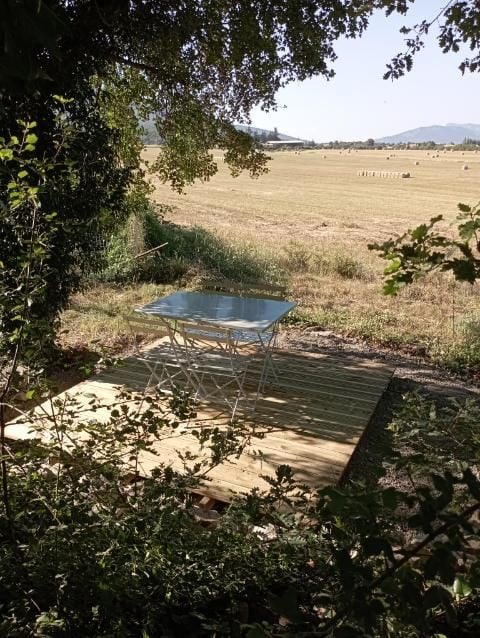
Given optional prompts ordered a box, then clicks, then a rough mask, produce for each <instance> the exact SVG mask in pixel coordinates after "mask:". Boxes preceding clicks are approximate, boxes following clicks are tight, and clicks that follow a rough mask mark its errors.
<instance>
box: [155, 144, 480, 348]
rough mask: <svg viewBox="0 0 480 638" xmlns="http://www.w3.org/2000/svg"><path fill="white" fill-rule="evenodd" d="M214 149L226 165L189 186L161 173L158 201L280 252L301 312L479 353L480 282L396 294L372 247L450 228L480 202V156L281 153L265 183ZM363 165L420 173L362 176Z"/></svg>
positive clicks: (433, 282)
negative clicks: (436, 222) (177, 188)
mask: <svg viewBox="0 0 480 638" xmlns="http://www.w3.org/2000/svg"><path fill="white" fill-rule="evenodd" d="M155 153H156V149H155V148H149V149H147V151H146V153H145V156H146V157H147V158H149V159H151V158H153V157H154V156H155ZM214 155H215V157H216V159H217V160H218V162H219V165H220V169H219V173H218V174H217V175H216V176H215V177H214V178H213V179H212V180H211V181H210V182H207V183H203V184H196V185H194V186H191V187H189V188H188V189H187V190H186V193H185V194H177V193H175V192H173V191H172V190H171V189H170V188H169V187H168V186H167V185H164V184H160V183H159V182H158V181H155V180H154V184H155V187H156V190H155V193H154V198H155V200H156V201H158V202H161V203H167V204H170V205H172V206H173V207H174V210H173V212H172V214H171V219H172V220H173V221H175V222H177V223H180V224H182V225H186V226H191V225H198V226H202V227H205V228H208V229H210V230H213V231H215V232H216V233H219V234H220V235H221V236H223V237H224V238H227V239H228V240H230V241H233V242H236V241H242V242H248V243H250V244H252V245H253V246H255V247H257V248H258V250H260V251H266V252H269V253H272V255H273V257H274V258H277V259H280V261H281V263H282V265H283V266H284V268H285V269H286V270H287V271H288V272H289V273H290V275H291V284H292V293H293V296H294V297H295V298H296V299H297V300H298V301H299V302H300V307H301V311H302V312H304V313H306V314H307V315H308V316H309V317H311V318H312V319H313V320H315V321H317V322H319V323H320V324H322V325H325V326H328V327H333V328H336V329H341V330H343V331H345V332H347V333H349V334H352V335H355V336H360V337H365V338H369V339H373V340H377V341H380V342H382V343H385V344H390V345H394V346H406V347H407V349H408V350H410V351H411V352H413V353H418V354H423V353H424V352H425V351H426V352H428V353H430V354H431V355H433V356H434V357H436V358H439V359H442V360H445V359H448V358H450V357H453V358H454V359H455V358H456V357H457V356H458V351H460V352H461V356H462V357H463V356H464V355H466V356H467V358H468V352H469V350H470V349H471V347H473V346H472V343H471V342H474V341H476V340H477V332H478V331H477V314H476V313H477V310H478V307H479V305H478V296H477V295H478V293H477V291H476V289H475V288H472V287H471V286H469V285H459V284H456V285H454V284H453V282H452V280H451V278H450V277H448V276H441V277H440V276H433V277H429V278H427V279H425V280H423V281H422V282H421V283H419V284H416V285H415V286H412V287H411V288H409V289H407V290H405V291H404V292H403V293H402V294H401V295H400V296H399V297H398V298H397V299H395V300H391V299H388V298H385V297H384V296H383V295H382V293H381V291H380V287H381V272H382V269H383V267H384V263H383V262H382V261H381V260H380V259H379V258H378V257H376V256H375V255H374V254H373V253H371V252H369V251H368V249H367V243H368V242H371V241H381V240H384V239H387V238H388V237H390V236H391V235H393V234H396V233H402V232H404V231H405V230H406V229H407V228H409V227H413V226H414V225H416V224H418V223H420V222H423V221H425V220H428V219H429V218H430V217H432V216H434V215H438V214H442V215H444V216H445V218H446V220H448V224H447V223H446V224H445V227H447V226H448V225H449V223H451V222H452V221H453V220H454V218H455V216H456V215H457V209H456V206H457V203H458V202H466V203H469V204H474V203H475V202H476V201H477V200H479V199H480V189H479V185H480V154H477V153H475V152H461V151H445V152H444V151H439V152H434V151H397V150H390V151H388V150H387V151H377V150H373V151H354V150H352V151H350V152H348V151H323V150H306V151H300V152H299V153H298V152H297V153H295V152H294V151H284V152H282V151H277V152H273V153H272V161H271V163H270V172H269V173H268V174H267V175H265V176H263V177H261V178H260V179H256V180H252V179H250V178H249V177H248V176H247V175H242V176H240V177H239V178H236V179H233V178H232V177H231V176H230V173H229V171H228V168H227V167H226V166H225V165H224V164H223V160H222V155H221V154H220V153H219V152H216V153H214ZM465 166H468V169H464V167H465ZM362 169H366V170H376V171H391V172H409V173H410V175H411V177H410V178H409V179H395V178H382V177H360V176H358V175H357V173H358V171H359V170H362ZM465 349H466V350H465Z"/></svg>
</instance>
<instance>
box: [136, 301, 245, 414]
mask: <svg viewBox="0 0 480 638" xmlns="http://www.w3.org/2000/svg"><path fill="white" fill-rule="evenodd" d="M126 319H127V322H128V325H129V327H130V330H131V331H132V332H135V334H138V332H139V331H140V332H142V333H149V334H154V335H155V336H158V337H160V336H163V337H165V336H168V337H169V343H166V344H162V345H161V346H160V347H159V348H155V349H154V350H150V351H148V350H147V351H144V352H142V351H141V350H139V349H137V356H138V358H139V359H140V360H141V361H143V362H144V363H145V364H146V366H147V368H148V370H149V372H150V378H149V381H148V384H147V385H151V384H152V381H153V380H155V385H156V387H157V389H159V390H162V391H164V392H167V393H171V392H172V391H173V389H174V387H175V386H186V387H187V388H188V389H189V390H190V392H191V394H192V398H193V400H196V401H199V400H203V401H212V402H213V401H218V400H220V402H222V403H225V404H226V405H227V406H228V407H229V409H230V412H231V418H232V420H233V418H234V417H235V412H236V410H237V407H238V404H239V401H240V400H242V399H243V400H245V401H248V397H247V395H246V393H245V390H244V383H245V375H246V371H247V367H248V364H249V361H250V360H249V358H248V357H238V356H235V355H234V351H233V349H232V348H231V347H230V346H229V342H230V341H231V336H230V334H229V332H230V331H229V330H226V329H223V328H218V329H215V337H214V340H213V341H212V340H208V341H207V340H206V339H205V333H206V329H207V328H211V326H205V325H202V324H193V323H189V322H184V321H176V320H167V319H164V318H161V317H153V316H151V315H145V314H141V313H138V312H135V313H132V315H129V316H128V317H126ZM210 337H211V335H210ZM220 344H222V347H221V348H220V349H219V345H220Z"/></svg>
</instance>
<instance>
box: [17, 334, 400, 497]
mask: <svg viewBox="0 0 480 638" xmlns="http://www.w3.org/2000/svg"><path fill="white" fill-rule="evenodd" d="M160 347H161V344H160V345H158V344H157V345H155V346H153V347H152V348H150V349H149V350H148V352H149V353H150V354H151V355H152V356H156V354H157V353H156V351H155V348H160ZM274 360H275V365H276V367H277V369H278V371H279V374H280V379H281V385H280V386H277V387H273V386H266V388H265V395H264V396H263V397H262V398H261V399H260V400H259V401H258V402H257V407H256V411H255V413H254V414H252V412H251V411H248V410H242V408H241V407H240V409H239V412H238V415H237V416H238V420H239V422H241V423H243V424H245V425H247V426H248V428H249V429H250V430H251V431H252V432H255V433H257V434H258V433H261V434H262V435H263V438H260V439H259V438H257V437H252V438H251V440H250V442H249V444H248V445H247V447H246V448H245V450H244V452H243V454H242V455H241V457H240V458H239V459H236V458H230V459H229V460H228V461H226V462H224V463H223V464H222V465H220V466H218V467H215V468H214V469H213V470H212V471H211V472H210V473H209V480H208V481H207V482H205V484H204V486H203V488H202V492H203V493H204V494H206V495H208V496H211V497H212V498H216V499H219V500H223V501H229V500H231V498H232V497H233V496H234V495H235V494H239V493H244V492H248V491H250V490H251V489H252V488H254V487H257V488H260V489H266V488H267V487H268V484H267V483H266V481H265V480H264V479H263V478H262V475H272V474H273V473H274V472H275V469H276V468H277V467H278V466H279V465H283V464H286V465H290V466H291V467H292V469H293V470H294V472H295V475H296V477H297V479H298V480H299V481H301V482H303V483H305V484H307V485H309V486H311V487H321V486H323V485H328V484H334V483H336V482H338V480H339V479H340V477H341V476H342V474H343V472H344V471H345V468H346V466H347V464H348V462H349V460H350V458H351V456H352V454H353V451H354V450H355V447H356V445H357V444H358V441H359V440H360V437H361V436H362V434H363V432H364V431H365V429H366V427H367V425H368V423H369V421H370V418H371V416H372V414H373V412H374V410H375V408H376V406H377V404H378V402H379V400H380V398H381V396H382V394H383V392H384V391H385V389H386V388H387V386H388V384H389V382H390V378H391V376H392V373H393V368H392V367H391V366H389V365H387V364H385V363H383V362H379V361H372V360H368V359H364V358H359V357H358V358H357V357H346V356H340V355H339V356H337V357H333V356H331V355H329V354H311V353H308V354H307V353H301V352H291V351H276V352H275V354H274ZM148 377H149V371H148V369H147V368H146V367H145V364H144V363H143V362H142V361H141V360H139V359H138V358H136V357H129V358H127V359H125V360H124V361H123V365H121V366H120V367H114V368H112V369H110V370H108V371H106V372H103V373H101V374H98V375H97V376H95V377H92V378H91V379H89V380H88V381H84V382H82V383H79V384H78V385H76V386H74V387H73V388H70V389H69V390H68V391H67V392H64V393H62V394H61V395H59V396H58V398H59V399H67V398H74V399H75V400H76V401H77V402H78V403H79V404H80V405H81V406H82V407H81V416H82V418H88V417H89V416H90V417H91V418H94V419H97V420H103V419H107V418H108V409H107V408H108V406H112V405H114V404H115V403H116V402H117V401H118V396H119V395H120V394H121V392H122V390H123V389H124V388H125V387H126V388H129V389H133V390H140V391H143V390H144V389H145V386H146V384H147V381H148ZM255 387H256V381H255V378H254V375H253V377H252V379H251V388H252V390H251V392H252V396H253V394H254V393H255V390H254V388H255ZM92 395H95V396H96V397H97V399H98V400H99V401H100V403H101V405H102V406H105V409H100V410H96V411H95V412H92V413H91V415H90V411H91V408H90V406H89V401H90V400H91V397H92ZM52 409H55V408H52V405H51V403H49V402H46V403H45V404H42V406H39V408H37V409H36V414H37V415H38V416H39V418H41V415H42V414H50V413H51V412H52ZM228 420H229V419H228V414H227V413H226V412H225V410H224V407H223V406H221V405H218V404H217V405H211V404H200V405H199V406H198V410H197V418H196V419H195V421H194V422H192V421H191V422H189V423H185V424H182V426H181V427H180V428H177V429H175V430H169V431H168V432H165V435H164V436H162V438H161V440H159V441H158V442H156V443H155V451H156V454H155V455H154V454H151V453H144V454H143V456H142V459H141V471H142V472H143V473H144V474H145V475H148V474H149V472H150V471H151V470H152V468H153V467H155V466H157V465H158V464H159V463H165V464H167V465H170V466H172V467H173V468H175V469H181V468H182V467H183V465H182V462H181V461H180V459H179V456H178V452H181V453H183V454H184V453H185V452H192V453H198V450H199V445H198V442H197V440H196V438H195V437H194V436H193V435H192V433H191V430H192V428H194V427H195V428H197V429H198V427H200V426H201V425H202V424H208V425H209V426H210V425H213V424H216V425H219V426H222V425H225V424H227V423H228ZM30 429H31V425H29V423H25V422H22V421H20V420H18V419H17V420H16V421H15V422H12V423H11V424H10V425H9V426H8V427H7V436H8V437H9V438H11V439H22V438H28V437H29V436H31V434H30V433H29V431H30Z"/></svg>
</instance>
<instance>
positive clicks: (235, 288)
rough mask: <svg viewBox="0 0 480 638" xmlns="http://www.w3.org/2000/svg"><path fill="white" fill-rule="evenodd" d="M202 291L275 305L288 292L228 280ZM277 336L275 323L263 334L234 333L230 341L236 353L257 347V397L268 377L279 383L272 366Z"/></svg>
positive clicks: (208, 284) (283, 288)
mask: <svg viewBox="0 0 480 638" xmlns="http://www.w3.org/2000/svg"><path fill="white" fill-rule="evenodd" d="M202 290H204V291H205V292H209V293H218V294H222V295H232V296H238V297H254V298H259V299H274V300H277V301H285V300H286V298H287V293H288V289H287V287H286V286H280V285H275V284H267V283H254V282H241V283H238V282H234V281H230V280H228V279H220V280H217V279H210V280H206V281H204V282H203V284H202ZM213 332H215V329H214V328H213V329H212V328H210V329H209V330H207V331H206V333H205V338H208V334H211V335H212V334H213ZM278 332H279V324H278V323H276V324H275V325H274V326H272V327H271V328H270V329H269V330H265V331H263V332H255V331H251V330H234V331H232V333H231V335H230V337H231V339H230V342H231V347H232V348H233V350H234V351H235V352H239V350H240V349H241V348H244V347H248V346H254V347H255V346H257V347H259V350H260V352H261V354H262V355H263V366H262V370H261V373H260V380H259V385H258V388H257V396H258V394H260V393H261V392H263V390H264V387H265V383H266V381H267V378H268V374H269V373H271V374H272V376H273V378H274V379H275V381H276V382H277V383H278V373H277V371H276V369H275V365H274V363H273V358H272V351H273V350H274V349H275V347H276V343H277V337H278Z"/></svg>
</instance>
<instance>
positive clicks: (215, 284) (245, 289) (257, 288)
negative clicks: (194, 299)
mask: <svg viewBox="0 0 480 638" xmlns="http://www.w3.org/2000/svg"><path fill="white" fill-rule="evenodd" d="M202 286H203V290H208V291H209V292H218V293H222V294H230V295H237V296H239V297H262V298H264V299H281V300H284V299H286V297H287V293H288V289H287V287H286V286H278V285H275V284H266V283H253V282H241V283H239V282H236V281H230V280H228V279H209V280H207V281H204V282H203V284H202Z"/></svg>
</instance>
